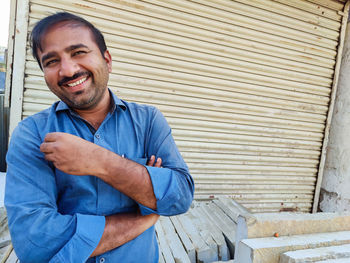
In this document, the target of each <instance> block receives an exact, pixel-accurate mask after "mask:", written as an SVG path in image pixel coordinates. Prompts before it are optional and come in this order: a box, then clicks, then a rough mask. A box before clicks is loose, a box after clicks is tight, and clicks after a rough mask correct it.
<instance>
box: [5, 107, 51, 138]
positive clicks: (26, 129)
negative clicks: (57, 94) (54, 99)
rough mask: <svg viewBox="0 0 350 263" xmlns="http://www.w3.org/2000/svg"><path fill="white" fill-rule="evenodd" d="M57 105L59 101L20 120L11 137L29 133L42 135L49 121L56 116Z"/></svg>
mask: <svg viewBox="0 0 350 263" xmlns="http://www.w3.org/2000/svg"><path fill="white" fill-rule="evenodd" d="M56 106H57V103H54V104H52V105H51V107H49V108H47V109H45V110H42V111H40V112H38V113H35V114H33V115H31V116H28V117H26V118H25V119H23V120H22V121H20V122H19V123H18V125H17V127H16V128H15V130H14V131H13V135H12V136H11V137H18V136H19V135H29V134H31V135H32V136H38V137H40V134H41V133H42V132H44V131H45V130H46V127H47V125H48V123H49V122H50V121H52V120H53V119H54V118H55V116H56V114H55V109H56ZM19 137H22V136H19Z"/></svg>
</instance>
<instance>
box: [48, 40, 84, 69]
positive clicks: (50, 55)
mask: <svg viewBox="0 0 350 263" xmlns="http://www.w3.org/2000/svg"><path fill="white" fill-rule="evenodd" d="M78 48H88V47H87V46H86V45H84V44H76V45H71V46H69V47H66V48H65V49H64V51H65V52H70V51H73V50H75V49H78ZM55 55H56V52H49V53H47V54H45V55H43V56H42V58H41V64H44V61H45V60H48V59H50V58H52V57H54V56H55Z"/></svg>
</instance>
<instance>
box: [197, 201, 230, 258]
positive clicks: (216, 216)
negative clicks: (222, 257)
mask: <svg viewBox="0 0 350 263" xmlns="http://www.w3.org/2000/svg"><path fill="white" fill-rule="evenodd" d="M201 209H202V211H203V212H204V213H205V214H206V215H207V216H208V218H209V219H210V220H211V222H212V224H215V225H216V226H217V227H218V228H219V229H220V230H221V232H222V233H223V235H224V237H225V240H226V243H227V246H228V249H229V251H230V257H231V258H232V257H233V255H234V250H235V248H234V246H235V235H236V223H235V222H233V221H232V220H231V219H230V218H228V217H227V215H226V214H225V213H224V212H223V211H222V210H221V209H220V208H219V207H218V206H216V205H215V204H214V203H209V204H205V205H202V206H201Z"/></svg>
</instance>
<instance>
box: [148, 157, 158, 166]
mask: <svg viewBox="0 0 350 263" xmlns="http://www.w3.org/2000/svg"><path fill="white" fill-rule="evenodd" d="M155 159H156V157H155V156H154V155H152V156H151V158H149V160H148V162H147V165H148V166H153V164H154V161H155Z"/></svg>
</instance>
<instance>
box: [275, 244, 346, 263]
mask: <svg viewBox="0 0 350 263" xmlns="http://www.w3.org/2000/svg"><path fill="white" fill-rule="evenodd" d="M337 258H350V244H346V245H341V246H331V247H319V248H313V249H302V250H296V251H288V252H285V253H283V254H282V255H281V257H280V263H304V262H316V261H320V260H327V259H337ZM349 262H350V260H349Z"/></svg>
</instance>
